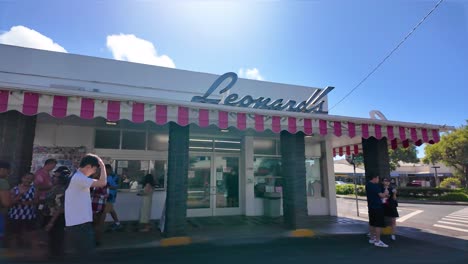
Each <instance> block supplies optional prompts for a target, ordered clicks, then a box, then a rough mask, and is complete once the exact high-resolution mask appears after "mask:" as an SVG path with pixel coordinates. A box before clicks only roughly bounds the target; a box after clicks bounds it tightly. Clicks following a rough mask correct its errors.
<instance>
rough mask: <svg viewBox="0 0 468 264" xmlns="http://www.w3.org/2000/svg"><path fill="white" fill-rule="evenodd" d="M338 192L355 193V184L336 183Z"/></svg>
mask: <svg viewBox="0 0 468 264" xmlns="http://www.w3.org/2000/svg"><path fill="white" fill-rule="evenodd" d="M336 194H343V195H346V194H354V185H352V184H339V185H336Z"/></svg>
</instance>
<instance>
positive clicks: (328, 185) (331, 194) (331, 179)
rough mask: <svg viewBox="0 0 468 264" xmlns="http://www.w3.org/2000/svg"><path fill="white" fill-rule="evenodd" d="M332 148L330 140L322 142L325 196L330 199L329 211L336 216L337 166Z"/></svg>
mask: <svg viewBox="0 0 468 264" xmlns="http://www.w3.org/2000/svg"><path fill="white" fill-rule="evenodd" d="M330 149H333V147H332V144H331V141H330V140H327V141H325V142H322V143H321V151H322V154H321V157H322V159H321V160H322V161H324V164H322V166H323V172H324V173H326V177H324V181H323V186H324V187H325V197H327V200H328V210H329V211H328V213H329V215H331V216H336V215H337V214H338V209H337V207H336V185H335V168H334V163H333V153H332V152H331V151H330Z"/></svg>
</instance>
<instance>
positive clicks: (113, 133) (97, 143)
mask: <svg viewBox="0 0 468 264" xmlns="http://www.w3.org/2000/svg"><path fill="white" fill-rule="evenodd" d="M94 147H95V148H103V149H119V148H120V131H119V130H105V129H96V134H95V137H94Z"/></svg>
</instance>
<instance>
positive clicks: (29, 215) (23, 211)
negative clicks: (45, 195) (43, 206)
mask: <svg viewBox="0 0 468 264" xmlns="http://www.w3.org/2000/svg"><path fill="white" fill-rule="evenodd" d="M33 181H34V174H32V173H26V174H25V175H23V176H22V177H21V183H20V184H18V185H17V186H15V187H13V189H11V192H10V198H11V202H12V206H11V207H10V209H9V210H8V223H9V224H8V231H9V232H11V236H9V238H10V239H9V240H10V241H9V242H10V243H9V246H10V247H11V248H17V247H18V246H19V245H20V240H22V241H23V244H24V243H28V244H30V245H31V246H33V244H31V243H32V242H33V240H34V239H33V237H32V236H33V235H34V234H33V231H34V230H35V224H36V223H35V221H36V208H35V204H36V202H37V197H36V195H35V194H36V189H35V188H34V185H32V182H33Z"/></svg>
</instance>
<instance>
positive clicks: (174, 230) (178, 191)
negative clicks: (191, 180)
mask: <svg viewBox="0 0 468 264" xmlns="http://www.w3.org/2000/svg"><path fill="white" fill-rule="evenodd" d="M188 166H189V127H188V126H185V127H182V126H179V125H178V124H176V123H172V122H171V123H170V124H169V153H168V171H167V194H166V212H165V225H164V236H165V237H177V236H184V235H186V225H187V188H188V187H187V184H188V178H187V177H188Z"/></svg>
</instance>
